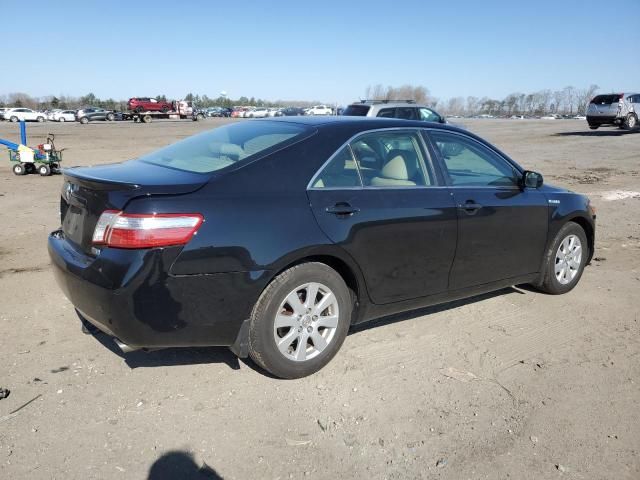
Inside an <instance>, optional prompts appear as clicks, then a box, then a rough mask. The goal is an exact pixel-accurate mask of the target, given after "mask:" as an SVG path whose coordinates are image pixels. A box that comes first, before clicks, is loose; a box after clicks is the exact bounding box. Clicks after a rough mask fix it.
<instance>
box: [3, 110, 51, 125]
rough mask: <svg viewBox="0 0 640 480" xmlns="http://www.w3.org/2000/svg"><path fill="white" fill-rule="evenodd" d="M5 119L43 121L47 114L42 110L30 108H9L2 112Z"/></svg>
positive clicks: (12, 120)
mask: <svg viewBox="0 0 640 480" xmlns="http://www.w3.org/2000/svg"><path fill="white" fill-rule="evenodd" d="M4 118H5V120H9V121H11V122H18V121H20V120H24V121H26V122H44V121H45V120H46V119H47V116H46V114H45V113H44V112H38V111H36V110H31V109H30V108H21V107H20V108H10V109H8V110H6V111H5V112H4Z"/></svg>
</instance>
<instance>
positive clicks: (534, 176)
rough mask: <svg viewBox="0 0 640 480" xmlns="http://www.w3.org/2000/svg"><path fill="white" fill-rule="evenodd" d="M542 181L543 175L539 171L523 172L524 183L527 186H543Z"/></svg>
mask: <svg viewBox="0 0 640 480" xmlns="http://www.w3.org/2000/svg"><path fill="white" fill-rule="evenodd" d="M542 183H543V180H542V175H540V174H539V173H538V172H532V171H531V170H525V171H524V173H523V174H522V184H523V186H525V187H527V188H540V187H541V186H542Z"/></svg>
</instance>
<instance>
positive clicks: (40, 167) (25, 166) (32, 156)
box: [0, 120, 62, 177]
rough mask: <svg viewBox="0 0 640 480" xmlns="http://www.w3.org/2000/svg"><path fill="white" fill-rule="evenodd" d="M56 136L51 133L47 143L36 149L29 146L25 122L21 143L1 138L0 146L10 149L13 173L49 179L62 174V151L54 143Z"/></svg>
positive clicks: (21, 131)
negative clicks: (50, 176)
mask: <svg viewBox="0 0 640 480" xmlns="http://www.w3.org/2000/svg"><path fill="white" fill-rule="evenodd" d="M54 139H55V135H54V134H53V133H49V134H48V135H47V141H46V142H45V143H41V144H40V145H38V146H37V147H35V148H32V147H28V146H27V129H26V126H25V122H24V120H23V121H20V142H21V143H14V142H11V141H9V140H4V139H2V138H0V145H4V146H6V147H7V148H8V149H9V160H10V161H11V162H13V173H15V174H16V175H26V174H28V173H39V174H40V175H42V176H43V177H47V176H49V175H51V174H52V173H60V171H61V167H60V162H62V150H57V149H56V146H55V143H54Z"/></svg>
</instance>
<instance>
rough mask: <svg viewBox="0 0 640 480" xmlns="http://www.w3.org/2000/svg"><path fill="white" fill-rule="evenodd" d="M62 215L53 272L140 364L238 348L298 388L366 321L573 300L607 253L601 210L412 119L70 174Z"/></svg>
mask: <svg viewBox="0 0 640 480" xmlns="http://www.w3.org/2000/svg"><path fill="white" fill-rule="evenodd" d="M301 159H304V161H301ZM247 192H251V194H250V195H247ZM60 212H61V223H62V226H61V228H60V229H58V230H56V231H54V232H52V233H51V235H50V236H49V241H48V243H49V254H50V256H51V260H52V265H53V271H54V275H55V277H56V279H57V282H58V284H59V285H60V287H61V288H62V290H63V292H64V293H65V295H66V296H67V297H68V298H69V300H70V301H71V303H72V304H73V305H74V306H75V308H76V309H77V311H78V313H79V315H80V317H81V319H82V321H83V322H89V323H90V324H93V325H94V326H96V327H98V328H99V329H100V330H102V331H104V332H106V333H107V334H109V335H111V336H114V337H116V338H117V343H118V345H119V346H120V348H121V349H122V350H123V351H125V352H126V351H131V350H133V349H136V348H140V347H151V348H157V347H177V346H193V345H200V346H203V345H227V346H230V347H231V349H232V350H233V351H234V352H235V353H236V354H238V355H240V356H248V355H250V356H251V358H253V360H254V361H255V362H256V363H257V364H259V365H260V366H262V367H263V368H265V369H266V370H268V371H269V372H271V373H272V374H273V375H276V376H278V377H283V378H295V377H302V376H305V375H309V374H312V373H314V372H316V371H318V370H319V369H320V368H322V367H323V366H324V365H325V364H327V363H328V362H329V361H330V360H331V358H332V357H333V356H334V355H335V354H336V353H337V351H338V349H339V348H340V346H341V345H342V343H343V341H344V340H345V337H346V335H347V332H348V330H349V328H350V327H351V326H352V325H355V324H359V323H361V322H364V321H367V320H371V319H374V318H378V317H381V316H386V315H390V314H394V313H399V312H403V311H407V310H410V309H415V308H419V307H424V306H426V305H432V304H436V303H441V302H446V301H450V300H453V299H460V298H464V297H468V296H472V295H478V294H481V293H484V292H489V291H494V290H498V289H501V288H505V287H507V286H510V285H518V284H527V283H528V284H532V285H534V286H535V287H536V288H539V289H541V290H543V291H545V292H548V293H552V294H561V293H566V292H568V291H570V290H571V289H573V288H574V287H575V286H576V284H577V283H578V281H579V280H580V277H581V275H582V273H583V269H584V267H585V265H587V264H588V263H589V261H590V259H591V257H592V256H593V252H594V230H595V213H594V210H593V208H592V207H591V205H590V202H589V199H588V198H587V197H586V196H584V195H580V194H576V193H573V192H570V191H568V190H566V189H564V188H556V187H553V186H551V185H547V184H544V183H543V179H542V175H540V174H539V173H536V172H532V171H529V170H526V169H524V168H523V167H521V166H520V165H518V164H517V163H516V162H515V161H514V160H512V159H510V158H509V157H508V156H507V155H505V154H504V153H502V152H501V151H500V150H498V149H497V148H496V147H494V146H493V145H491V144H489V143H488V142H486V141H484V140H482V139H481V138H479V137H477V136H475V135H473V134H471V133H469V132H466V131H464V130H460V129H457V128H453V127H450V126H447V125H439V124H436V123H430V124H428V125H427V124H425V123H424V122H420V121H411V122H409V121H406V120H397V119H377V120H375V121H373V120H370V119H359V118H348V117H335V118H332V119H327V118H323V119H315V118H308V117H307V118H299V119H283V120H281V119H268V120H267V119H265V120H259V121H252V122H238V123H233V124H229V125H225V126H223V127H220V128H217V129H214V130H212V131H208V132H205V133H201V134H199V135H196V136H194V137H190V138H188V139H185V140H183V141H181V142H178V143H176V144H173V145H170V146H168V147H165V148H162V149H160V150H158V151H157V152H154V153H150V154H148V155H145V156H143V157H140V158H139V159H137V160H131V161H127V162H124V163H118V164H113V165H101V166H94V167H90V168H89V167H76V168H67V169H65V171H64V183H63V188H62V198H61V207H60ZM79 226H82V228H79ZM398 242H400V243H401V244H402V245H401V247H402V248H399V245H398ZM541 301H544V298H542V299H541ZM413 354H415V352H407V355H413Z"/></svg>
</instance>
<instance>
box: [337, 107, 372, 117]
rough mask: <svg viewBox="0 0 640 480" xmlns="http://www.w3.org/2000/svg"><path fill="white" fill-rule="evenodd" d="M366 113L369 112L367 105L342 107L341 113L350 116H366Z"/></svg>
mask: <svg viewBox="0 0 640 480" xmlns="http://www.w3.org/2000/svg"><path fill="white" fill-rule="evenodd" d="M367 113H369V106H368V105H349V106H348V107H347V108H345V109H344V112H342V115H347V116H350V117H366V116H367Z"/></svg>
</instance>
